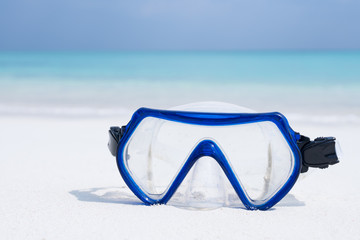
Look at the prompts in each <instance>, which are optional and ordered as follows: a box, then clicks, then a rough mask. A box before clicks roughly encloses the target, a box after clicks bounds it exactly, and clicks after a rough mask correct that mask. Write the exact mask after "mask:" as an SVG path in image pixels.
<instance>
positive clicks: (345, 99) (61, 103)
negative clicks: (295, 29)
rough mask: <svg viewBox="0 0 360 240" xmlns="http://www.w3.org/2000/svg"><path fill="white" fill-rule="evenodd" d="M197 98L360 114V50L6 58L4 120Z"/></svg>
mask: <svg viewBox="0 0 360 240" xmlns="http://www.w3.org/2000/svg"><path fill="white" fill-rule="evenodd" d="M195 101H224V102H231V103H235V104H238V105H242V106H246V107H249V108H253V109H255V110H258V111H281V112H290V113H307V114H313V113H316V114H323V113H325V114H327V115H342V114H346V115H355V116H359V115H360V51H344V52H342V51H314V52H312V51H305V52H301V51H293V52H291V51H284V52H276V51H249V52H236V51H235V52H231V51H226V52H214V51H212V52H210V51H209V52H206V51H203V52H2V53H0V114H3V115H4V114H58V115H61V114H65V115H66V114H72V115H112V114H114V115H116V114H117V113H121V112H123V111H128V110H129V111H130V110H133V109H135V108H138V107H141V106H148V107H156V108H168V107H171V106H174V105H180V104H186V103H190V102H195Z"/></svg>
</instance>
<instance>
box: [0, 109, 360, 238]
mask: <svg viewBox="0 0 360 240" xmlns="http://www.w3.org/2000/svg"><path fill="white" fill-rule="evenodd" d="M129 117H130V115H128V114H123V115H121V116H119V117H116V118H115V117H111V118H106V117H102V118H99V117H94V118H76V117H62V118H61V117H57V118H54V117H49V116H42V117H41V116H37V117H36V116H14V115H8V116H1V118H0V133H1V137H0V144H1V161H0V169H1V176H0V179H1V180H0V189H1V190H0V196H1V197H0V199H1V200H0V212H1V218H2V221H1V224H0V235H1V236H2V237H1V238H3V239H69V238H71V239H74V238H75V239H85V238H86V239H144V238H148V239H153V238H157V239H270V238H271V239H289V238H291V239H340V238H341V239H358V237H359V236H360V228H359V216H358V215H359V213H360V203H359V201H358V199H359V198H360V185H359V184H358V183H359V182H360V175H359V174H358V169H359V167H360V163H359V161H358V160H357V159H358V157H357V155H358V154H357V153H356V151H357V149H358V143H357V141H356V139H355V137H356V136H359V135H360V126H359V124H357V123H351V122H350V123H346V124H344V123H336V122H335V123H334V122H330V123H321V122H320V123H316V122H312V123H311V122H310V123H307V122H306V121H300V120H296V119H295V120H293V121H291V119H290V121H291V125H292V127H293V128H294V129H297V130H298V131H301V132H302V133H304V134H305V133H306V134H308V135H309V136H311V137H316V136H328V135H333V136H336V137H337V138H338V139H339V141H340V142H341V146H342V150H343V153H344V154H343V157H342V158H341V160H340V161H341V162H340V164H338V165H335V166H332V167H330V168H329V169H326V170H315V171H312V172H311V173H310V174H308V176H306V177H305V178H304V179H302V180H299V181H298V182H297V184H296V185H295V186H294V188H293V189H292V190H291V191H290V193H289V195H288V196H287V197H286V198H284V199H283V200H282V201H281V202H280V203H279V204H278V205H276V206H275V207H274V208H272V209H271V210H269V211H247V210H244V209H236V208H219V209H215V210H209V211H199V210H187V209H182V208H177V207H174V206H171V205H161V206H160V205H159V206H145V205H143V203H142V202H140V200H138V199H137V198H136V197H135V195H133V193H132V192H131V191H130V190H129V189H128V188H127V187H126V185H125V183H124V182H123V180H122V178H121V176H120V174H119V172H118V170H117V167H116V164H115V159H114V158H113V157H112V156H111V154H110V153H109V152H108V149H107V146H106V144H107V138H108V136H107V129H108V127H109V126H111V125H116V124H118V125H121V124H123V123H124V122H127V121H128V119H129ZM270 236H271V237H270Z"/></svg>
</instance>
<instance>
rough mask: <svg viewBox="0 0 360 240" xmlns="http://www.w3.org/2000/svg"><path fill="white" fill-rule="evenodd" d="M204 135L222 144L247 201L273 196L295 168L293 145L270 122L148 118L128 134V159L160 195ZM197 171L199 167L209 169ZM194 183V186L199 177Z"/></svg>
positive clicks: (138, 177)
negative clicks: (218, 122)
mask: <svg viewBox="0 0 360 240" xmlns="http://www.w3.org/2000/svg"><path fill="white" fill-rule="evenodd" d="M205 139H211V140H213V141H214V142H216V143H217V144H218V146H219V147H220V148H221V149H222V151H223V154H224V155H225V156H226V158H227V160H228V161H229V163H230V165H231V166H232V168H233V170H234V172H235V174H236V176H237V178H238V180H239V182H240V183H241V185H242V188H243V189H244V191H245V192H246V194H247V195H248V198H249V200H252V201H253V202H255V203H257V202H262V201H266V200H267V199H268V198H270V197H271V196H273V195H274V194H275V193H276V192H277V191H278V190H279V188H280V187H282V186H283V184H284V183H285V182H286V180H287V179H288V176H289V174H290V173H291V171H292V169H293V165H294V164H293V162H294V157H293V154H292V152H291V149H290V148H289V146H288V144H287V142H286V140H285V139H284V137H283V136H282V134H281V132H280V131H279V129H278V128H277V127H276V125H275V124H273V123H271V122H260V123H251V124H239V125H231V126H202V125H193V124H185V123H179V122H173V121H168V120H162V119H157V118H152V117H148V118H145V119H144V120H143V121H142V122H141V123H140V124H139V126H138V127H137V129H136V130H135V132H134V133H133V135H132V136H131V138H130V139H129V141H128V143H127V145H126V146H125V152H124V159H125V164H126V166H127V168H128V170H129V172H130V174H131V175H132V177H133V178H134V180H135V181H136V183H137V184H138V185H139V187H140V188H141V189H142V190H143V191H145V192H146V193H147V194H149V195H150V196H151V197H153V198H154V199H160V198H161V197H162V196H163V194H165V193H166V190H167V189H168V187H169V186H170V185H171V183H172V181H173V180H174V178H175V177H176V175H177V173H178V172H179V171H180V169H181V167H182V166H183V164H184V162H185V161H186V160H187V158H188V156H189V155H190V154H191V152H192V150H193V149H194V148H195V147H196V146H197V144H198V143H199V142H201V141H202V140H205ZM205 159H206V158H205ZM205 159H204V160H203V161H205ZM210 160H214V159H210ZM199 170H201V171H195V172H199V173H198V174H200V172H206V171H209V170H206V169H203V170H202V169H199ZM189 174H190V173H189ZM193 175H194V174H193ZM194 178H196V173H195V175H194ZM190 182H194V183H192V185H194V184H195V182H196V181H190ZM219 186H220V185H219ZM219 191H221V189H220V187H219Z"/></svg>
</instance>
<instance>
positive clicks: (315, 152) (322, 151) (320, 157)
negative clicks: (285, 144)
mask: <svg viewBox="0 0 360 240" xmlns="http://www.w3.org/2000/svg"><path fill="white" fill-rule="evenodd" d="M335 140H336V138H334V137H318V138H315V139H314V141H310V138H308V137H306V136H303V135H301V138H300V139H299V140H298V141H297V145H298V147H299V149H300V151H301V155H302V168H301V173H304V172H307V171H308V169H309V167H313V168H327V167H329V165H334V164H336V163H339V159H338V156H337V155H336V148H335Z"/></svg>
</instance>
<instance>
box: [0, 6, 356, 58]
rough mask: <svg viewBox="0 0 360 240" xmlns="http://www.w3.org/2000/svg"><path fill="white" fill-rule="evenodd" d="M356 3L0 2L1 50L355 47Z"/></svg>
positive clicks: (325, 48) (321, 48) (305, 48)
mask: <svg viewBox="0 0 360 240" xmlns="http://www.w3.org/2000/svg"><path fill="white" fill-rule="evenodd" d="M359 13H360V1H358V0H152V1H150V0H131V1H130V0H129V1H121V0H51V1H49V0H1V1H0V50H3V51H4V50H5V51H9V50H15V51H23V50H30V51H32V50H59V51H63V50H268V49H269V50H289V49H290V50H308V49H310V50H314V49H320V50H328V49H335V50H343V49H360V26H359V25H360V14H359Z"/></svg>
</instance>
